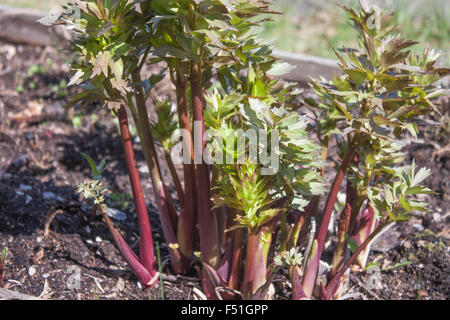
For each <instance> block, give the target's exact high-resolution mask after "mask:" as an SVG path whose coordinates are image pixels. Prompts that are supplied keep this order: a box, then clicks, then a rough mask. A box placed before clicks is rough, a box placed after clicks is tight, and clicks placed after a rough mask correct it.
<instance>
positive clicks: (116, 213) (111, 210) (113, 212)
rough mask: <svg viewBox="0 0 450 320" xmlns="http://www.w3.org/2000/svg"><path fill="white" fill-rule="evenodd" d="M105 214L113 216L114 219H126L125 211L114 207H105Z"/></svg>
mask: <svg viewBox="0 0 450 320" xmlns="http://www.w3.org/2000/svg"><path fill="white" fill-rule="evenodd" d="M106 214H107V215H108V216H109V217H111V218H113V219H116V220H118V221H125V220H126V219H127V215H126V213H125V212H123V211H120V210H117V209H114V208H107V209H106Z"/></svg>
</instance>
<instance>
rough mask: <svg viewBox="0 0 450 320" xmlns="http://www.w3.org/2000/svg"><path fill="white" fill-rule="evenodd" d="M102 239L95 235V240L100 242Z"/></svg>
mask: <svg viewBox="0 0 450 320" xmlns="http://www.w3.org/2000/svg"><path fill="white" fill-rule="evenodd" d="M102 241H103V239H102V238H100V237H95V242H102Z"/></svg>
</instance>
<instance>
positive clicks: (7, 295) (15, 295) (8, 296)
mask: <svg viewBox="0 0 450 320" xmlns="http://www.w3.org/2000/svg"><path fill="white" fill-rule="evenodd" d="M0 300H43V299H41V298H38V297H33V296H29V295H27V294H23V293H19V292H14V291H11V290H7V289H2V288H0Z"/></svg>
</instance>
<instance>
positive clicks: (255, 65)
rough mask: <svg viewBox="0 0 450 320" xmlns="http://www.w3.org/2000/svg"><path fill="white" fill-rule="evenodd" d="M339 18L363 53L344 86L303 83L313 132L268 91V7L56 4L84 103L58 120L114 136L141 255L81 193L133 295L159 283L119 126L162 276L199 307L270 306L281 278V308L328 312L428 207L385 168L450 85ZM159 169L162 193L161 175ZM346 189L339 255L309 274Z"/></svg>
mask: <svg viewBox="0 0 450 320" xmlns="http://www.w3.org/2000/svg"><path fill="white" fill-rule="evenodd" d="M74 8H75V9H76V10H74ZM344 10H346V11H347V13H348V14H349V16H350V19H351V20H352V21H353V23H354V25H355V28H356V30H357V31H358V34H359V36H360V44H361V45H360V47H359V48H357V49H348V48H344V49H342V50H339V51H337V56H338V58H339V60H340V67H341V69H342V72H343V75H342V76H340V77H338V76H336V77H335V79H334V81H332V82H326V81H314V82H313V84H312V85H313V87H314V89H315V90H316V92H317V94H318V96H319V98H320V101H314V100H311V99H306V101H305V105H307V106H308V107H309V108H310V110H311V111H312V112H313V114H314V115H315V116H316V118H315V121H314V122H313V123H311V122H310V121H309V120H308V118H307V117H306V116H304V115H301V114H300V113H299V110H298V106H296V105H295V103H294V100H295V98H296V97H298V95H299V91H298V90H297V89H296V85H295V84H290V83H284V82H281V81H279V80H276V79H275V78H274V76H280V75H282V74H283V73H285V72H287V71H290V70H291V68H290V66H289V65H287V64H285V63H281V62H279V61H277V59H276V58H274V57H273V56H272V49H271V45H270V44H267V43H264V42H262V41H260V40H259V39H258V30H259V29H258V27H259V25H260V23H262V22H263V21H265V20H266V19H268V18H267V17H268V16H271V15H276V14H278V13H277V12H274V11H272V10H271V9H270V3H269V2H267V1H259V0H254V1H244V0H234V1H232V0H177V1H175V0H169V1H167V0H153V1H128V0H104V1H103V0H86V1H75V2H74V3H73V4H70V5H69V6H68V7H67V12H66V13H65V14H63V15H62V16H61V17H60V18H59V19H58V21H57V23H61V24H65V25H66V26H67V27H68V28H69V29H70V30H72V31H73V34H74V39H73V41H72V44H71V50H72V51H74V52H75V53H77V55H78V61H77V62H76V63H74V64H73V70H74V71H75V74H74V76H73V78H72V79H71V80H70V85H80V86H81V87H82V88H84V90H83V92H82V93H80V94H78V95H77V96H75V97H73V98H72V100H71V102H70V103H69V104H68V107H71V106H73V105H74V104H76V103H78V102H80V101H102V102H104V105H105V107H107V108H109V109H110V110H111V114H112V115H113V116H115V117H117V119H118V121H119V124H120V133H121V138H122V142H123V150H124V157H125V160H126V164H127V168H128V172H129V178H130V184H131V190H132V194H133V199H134V203H135V210H136V213H137V218H138V224H139V233H140V248H139V254H135V253H134V252H133V250H131V249H130V247H129V246H128V244H127V243H126V240H125V239H123V237H122V236H121V235H120V233H119V232H118V231H117V230H116V229H115V228H114V226H113V223H112V222H111V220H110V219H109V218H108V216H107V215H106V210H105V206H104V204H103V202H104V196H103V194H104V192H105V189H104V187H103V185H102V184H101V181H100V177H97V178H95V179H94V180H92V181H87V182H85V183H83V184H81V185H80V186H79V190H80V192H81V193H83V195H84V196H85V197H86V198H89V199H93V201H94V205H95V206H97V208H99V209H100V211H101V212H102V213H103V216H104V218H105V220H106V222H107V224H108V227H109V228H110V231H111V234H112V236H113V239H114V241H115V243H116V245H117V247H118V248H119V250H120V253H121V254H122V256H123V257H124V259H125V260H126V261H127V262H128V264H129V266H130V268H131V269H132V270H133V272H134V273H135V274H136V275H137V277H138V278H139V280H140V281H141V282H142V283H143V284H144V285H145V286H148V287H151V286H153V285H156V284H157V283H158V281H156V280H157V278H158V270H157V267H156V262H155V254H154V248H153V239H152V233H151V227H150V221H149V219H148V214H147V208H146V204H145V200H144V197H145V196H146V195H144V193H143V191H142V187H141V183H140V177H139V172H138V171H137V168H136V160H135V156H134V151H133V146H132V140H131V138H130V128H129V115H131V119H132V120H133V122H134V125H135V127H136V130H137V134H138V136H139V138H140V143H141V147H142V151H143V153H144V156H145V160H146V163H147V165H148V169H149V172H150V176H151V181H152V185H153V192H154V194H153V201H154V203H155V204H156V206H157V209H158V213H159V217H160V223H161V225H162V228H163V231H164V236H165V239H166V241H167V243H168V247H169V254H170V262H171V263H170V265H171V269H172V272H174V273H176V274H190V273H192V272H195V271H197V272H198V275H199V277H200V278H201V280H202V286H203V291H204V293H205V294H206V296H207V297H208V298H210V299H233V298H244V299H270V298H273V296H274V290H273V289H274V288H273V285H272V280H273V277H274V276H275V275H276V274H277V273H279V272H280V270H286V271H287V273H288V274H289V278H290V281H291V283H292V294H291V296H292V298H293V299H313V298H321V299H331V298H339V297H340V296H341V295H342V294H343V293H345V290H344V289H345V287H344V286H343V283H344V279H345V277H344V275H345V273H346V272H348V270H349V269H350V268H351V267H353V269H355V268H358V267H359V268H364V265H365V263H366V260H367V254H368V251H369V248H370V243H371V241H372V240H373V239H374V238H375V237H376V236H377V235H378V234H380V233H381V232H383V230H385V228H386V227H387V226H388V225H389V224H391V223H395V222H401V221H405V220H407V219H408V216H409V213H410V212H411V211H413V210H426V209H425V207H426V203H422V202H419V201H416V200H414V195H417V194H423V193H431V191H430V190H429V189H427V188H425V187H423V186H421V182H422V181H423V180H424V179H425V178H426V177H427V176H428V175H429V171H428V170H427V169H423V168H422V169H416V168H415V165H414V163H413V164H412V165H410V166H403V167H401V166H399V165H398V164H399V162H400V161H401V160H402V159H403V154H402V152H401V146H400V145H399V144H398V138H399V137H400V135H401V134H402V133H403V132H404V131H405V130H406V131H408V132H410V133H411V134H413V135H414V136H416V135H417V127H416V125H415V124H414V121H413V120H414V118H415V117H417V116H419V115H422V114H425V113H427V112H429V111H433V109H435V107H434V106H433V104H432V101H431V100H432V99H433V98H434V97H437V96H439V95H440V94H442V92H441V91H439V89H438V88H436V87H434V86H433V83H434V82H435V81H436V80H438V79H439V78H441V77H442V76H444V75H446V74H448V69H439V68H437V67H436V65H435V64H436V60H437V58H438V56H437V55H436V54H435V53H434V52H433V51H432V50H426V51H425V52H424V54H423V55H421V56H412V55H411V53H410V52H409V51H408V50H407V49H408V48H409V47H410V46H412V45H414V42H412V41H408V40H403V39H402V38H401V37H400V36H398V35H396V34H395V32H394V29H393V27H392V26H391V25H390V19H391V15H389V14H383V13H380V11H377V10H373V8H372V7H368V6H367V5H366V4H365V3H362V4H361V9H360V11H358V12H357V11H354V10H353V9H348V8H344ZM155 63H164V64H165V65H166V68H165V70H163V71H162V72H161V73H159V74H152V75H150V76H144V74H145V73H144V72H143V70H144V67H145V66H146V65H147V64H155ZM165 77H168V78H170V80H171V81H172V83H173V85H174V87H175V93H174V96H175V97H176V99H175V101H173V102H172V101H170V100H167V99H166V98H164V99H163V98H161V97H154V95H153V93H152V89H153V88H154V86H155V85H156V84H157V83H158V82H159V81H161V80H162V79H164V78H165ZM148 107H151V108H153V109H152V110H153V111H152V112H154V113H155V114H156V115H157V118H158V119H157V121H156V122H154V121H151V119H150V117H149V109H148ZM312 132H315V133H317V136H318V138H319V143H316V142H314V141H313V139H312V135H311V133H312ZM335 141H336V142H335ZM331 143H337V145H338V148H339V150H340V155H341V160H339V161H338V163H336V165H335V168H337V170H336V177H335V179H334V180H333V182H332V184H331V187H330V188H328V187H327V186H326V181H325V179H324V177H323V173H324V168H325V165H326V163H327V160H328V157H327V150H328V147H329V145H330V144H331ZM157 148H163V150H164V157H163V158H158V156H157V152H156V150H157ZM163 162H166V164H167V165H168V167H169V169H170V173H171V176H170V177H165V176H163V175H162V174H161V164H162V163H163ZM177 164H180V165H182V167H183V178H182V179H181V178H180V177H179V176H178V173H177V170H176V169H175V168H176V165H177ZM169 178H170V179H169ZM170 180H171V181H170ZM344 180H346V187H345V188H346V190H345V193H346V202H345V205H344V208H343V209H342V211H341V212H337V213H336V215H337V221H338V223H337V238H338V241H337V244H336V245H335V247H334V248H333V258H332V261H330V265H329V268H327V269H326V270H325V272H323V273H322V274H319V265H320V262H321V259H322V254H323V251H324V247H325V243H326V240H327V231H328V229H329V224H330V221H331V216H332V214H333V210H334V208H335V203H336V199H337V195H338V192H339V190H340V189H341V187H342V184H343V182H344ZM181 181H183V183H182V182H181ZM170 182H173V184H174V185H175V187H176V193H175V194H171V193H170V192H169V189H168V184H169V183H170ZM325 195H326V197H325ZM321 198H323V199H325V204H324V208H323V209H322V206H321V201H320V200H321ZM177 208H179V209H177ZM316 221H317V223H316ZM316 225H317V228H316V227H315V226H316Z"/></svg>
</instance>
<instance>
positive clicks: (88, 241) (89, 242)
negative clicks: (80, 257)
mask: <svg viewBox="0 0 450 320" xmlns="http://www.w3.org/2000/svg"><path fill="white" fill-rule="evenodd" d="M86 242H87V243H88V244H94V242H93V241H92V240H91V239H87V240H86Z"/></svg>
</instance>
